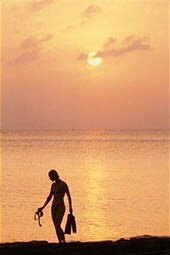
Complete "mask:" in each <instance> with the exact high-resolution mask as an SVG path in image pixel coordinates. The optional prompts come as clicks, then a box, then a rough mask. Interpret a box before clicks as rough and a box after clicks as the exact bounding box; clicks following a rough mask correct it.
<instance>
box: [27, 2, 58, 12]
mask: <svg viewBox="0 0 170 255" xmlns="http://www.w3.org/2000/svg"><path fill="white" fill-rule="evenodd" d="M55 1H56V0H41V1H38V2H35V1H34V2H32V3H31V5H30V10H31V11H33V12H37V11H40V10H41V9H43V8H44V7H46V6H48V5H49V4H52V3H54V2H55Z"/></svg>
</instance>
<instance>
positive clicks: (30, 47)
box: [10, 34, 53, 65]
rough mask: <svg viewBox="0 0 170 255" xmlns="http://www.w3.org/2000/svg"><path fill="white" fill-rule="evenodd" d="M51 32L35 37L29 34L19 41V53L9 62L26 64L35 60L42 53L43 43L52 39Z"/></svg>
mask: <svg viewBox="0 0 170 255" xmlns="http://www.w3.org/2000/svg"><path fill="white" fill-rule="evenodd" d="M52 37H53V36H52V35H51V34H47V35H46V36H45V37H43V38H40V39H38V38H36V37H34V36H29V37H27V38H26V39H24V41H23V42H22V43H21V46H20V54H19V55H18V56H17V57H16V58H15V59H13V60H12V61H11V62H10V64H11V65H18V64H27V63H31V62H34V61H36V60H37V59H38V58H39V57H40V56H41V53H42V50H43V46H44V43H45V42H47V41H49V40H51V39H52Z"/></svg>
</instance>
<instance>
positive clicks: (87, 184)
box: [1, 130, 169, 242]
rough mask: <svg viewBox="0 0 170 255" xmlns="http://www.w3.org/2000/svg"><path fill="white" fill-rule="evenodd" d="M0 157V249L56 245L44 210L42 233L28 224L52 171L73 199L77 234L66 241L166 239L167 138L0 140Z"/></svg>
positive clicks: (26, 135)
mask: <svg viewBox="0 0 170 255" xmlns="http://www.w3.org/2000/svg"><path fill="white" fill-rule="evenodd" d="M1 149H2V171H1V180H2V181H1V184H2V201H1V222H2V224H1V225H2V226H1V230H2V231H1V242H12V241H28V240H42V239H43V240H48V241H50V242H55V241H56V237H55V231H54V227H53V225H52V221H51V217H50V205H48V206H47V207H46V208H45V210H44V217H43V219H42V225H43V226H42V227H41V228H40V227H39V226H38V224H37V222H35V221H34V220H33V215H34V212H35V210H36V209H37V207H40V206H42V204H43V203H44V201H45V199H46V197H47V195H48V193H49V190H50V186H51V182H50V180H49V179H48V176H47V174H48V171H49V169H51V168H55V169H57V170H58V172H59V175H60V178H61V179H62V180H64V181H66V182H67V183H68V185H69V187H70V191H71V195H72V200H73V210H74V214H75V216H76V220H77V227H78V233H77V234H73V235H71V236H67V237H66V238H67V240H68V241H73V240H74V241H75V240H80V241H92V240H103V239H107V240H108V239H110V240H114V239H118V238H121V237H130V236H137V235H145V234H149V235H168V234H169V232H168V231H169V226H168V223H169V219H168V216H169V212H168V208H169V205H168V203H169V199H168V185H169V183H168V179H169V176H168V156H169V153H168V131H161V130H159V131H154V130H152V131H135V130H134V131H105V130H102V131H94V130H93V131H90V130H86V131H74V130H72V131H35V132H32V131H25V132H23V131H22V132H3V133H1ZM65 202H66V205H67V208H68V202H67V197H65ZM67 212H68V209H67ZM67 212H66V214H65V217H64V220H63V227H64V226H65V221H66V216H67Z"/></svg>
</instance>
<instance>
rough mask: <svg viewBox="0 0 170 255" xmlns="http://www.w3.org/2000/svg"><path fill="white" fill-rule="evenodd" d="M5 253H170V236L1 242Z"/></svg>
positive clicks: (127, 254) (130, 254) (146, 254)
mask: <svg viewBox="0 0 170 255" xmlns="http://www.w3.org/2000/svg"><path fill="white" fill-rule="evenodd" d="M0 254H3V255H54V254H55V255H57V254H58V255H60V254H61V255H66V254H72V255H90V254H93V255H110V254H114V255H125V254H126V255H168V254H170V237H151V236H142V237H133V238H130V239H128V240H127V239H120V240H117V241H100V242H71V243H66V244H56V243H48V242H47V241H30V242H15V243H5V244H0Z"/></svg>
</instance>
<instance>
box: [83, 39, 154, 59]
mask: <svg viewBox="0 0 170 255" xmlns="http://www.w3.org/2000/svg"><path fill="white" fill-rule="evenodd" d="M150 50H152V46H151V45H150V44H149V43H148V42H147V38H146V37H145V36H144V37H138V36H135V35H128V36H126V37H125V38H124V39H123V40H122V42H121V43H118V39H117V38H113V37H109V38H108V39H107V40H106V42H104V44H103V46H102V48H101V49H100V50H99V51H98V54H97V55H96V56H97V57H98V56H100V57H119V56H123V55H125V54H127V53H130V52H133V51H150ZM87 57H88V55H87V54H84V53H81V54H80V56H79V59H80V60H86V59H87Z"/></svg>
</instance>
